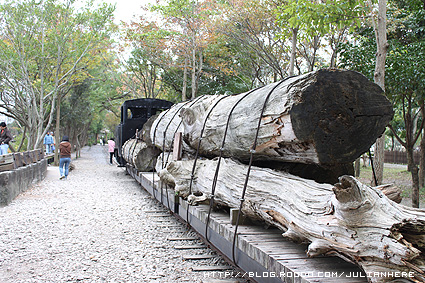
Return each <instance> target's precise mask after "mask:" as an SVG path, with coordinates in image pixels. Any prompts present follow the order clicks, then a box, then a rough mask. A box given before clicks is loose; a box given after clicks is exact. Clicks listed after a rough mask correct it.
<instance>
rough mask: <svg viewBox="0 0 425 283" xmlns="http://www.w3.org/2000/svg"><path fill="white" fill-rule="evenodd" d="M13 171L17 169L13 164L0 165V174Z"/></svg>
mask: <svg viewBox="0 0 425 283" xmlns="http://www.w3.org/2000/svg"><path fill="white" fill-rule="evenodd" d="M13 169H15V165H14V164H13V163H12V164H4V165H0V172H3V171H10V170H13Z"/></svg>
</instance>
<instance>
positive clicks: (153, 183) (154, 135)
mask: <svg viewBox="0 0 425 283" xmlns="http://www.w3.org/2000/svg"><path fill="white" fill-rule="evenodd" d="M170 109H171V108H168V109H167V110H165V112H164V114H163V115H162V116H161V118H160V119H159V120H158V123H156V126H155V129H154V131H153V139H152V144H153V146H155V138H156V130H157V129H158V125H159V123H161V121H162V119H163V118H164V116H165V114H167V112H168V111H170ZM154 159H155V157H153V158H152V159H151V161H152V162H154ZM152 164H153V163H152ZM152 192H153V197H154V198H156V193H155V168H154V170H152Z"/></svg>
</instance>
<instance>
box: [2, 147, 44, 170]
mask: <svg viewBox="0 0 425 283" xmlns="http://www.w3.org/2000/svg"><path fill="white" fill-rule="evenodd" d="M43 158H44V151H43V150H41V149H36V150H31V151H25V152H15V153H11V154H6V155H0V172H3V171H9V170H13V169H16V168H19V167H22V166H26V165H29V164H31V163H36V162H38V161H40V160H42V159H43Z"/></svg>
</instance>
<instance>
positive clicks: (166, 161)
mask: <svg viewBox="0 0 425 283" xmlns="http://www.w3.org/2000/svg"><path fill="white" fill-rule="evenodd" d="M200 98H205V96H198V97H197V98H196V99H194V100H192V101H189V102H191V103H190V105H189V107H191V106H192V105H193V104H195V102H197V101H198V100H200ZM182 123H183V119H180V123H179V125H178V126H177V128H176V130H175V131H174V133H173V137H174V136H175V135H176V133H177V131H178V130H179V128H180V126H181V124H182ZM173 145H174V138H173V141H172V143H171V147H173ZM169 158H170V155H169V154H168V155H167V159H166V160H165V164H164V167H163V168H165V167H167V165H168V159H169Z"/></svg>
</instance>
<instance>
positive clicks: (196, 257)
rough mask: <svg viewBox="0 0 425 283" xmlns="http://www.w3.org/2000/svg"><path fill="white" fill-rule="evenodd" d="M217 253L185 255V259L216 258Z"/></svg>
mask: <svg viewBox="0 0 425 283" xmlns="http://www.w3.org/2000/svg"><path fill="white" fill-rule="evenodd" d="M215 257H217V256H216V255H184V256H183V259H184V260H202V259H210V258H215Z"/></svg>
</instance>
